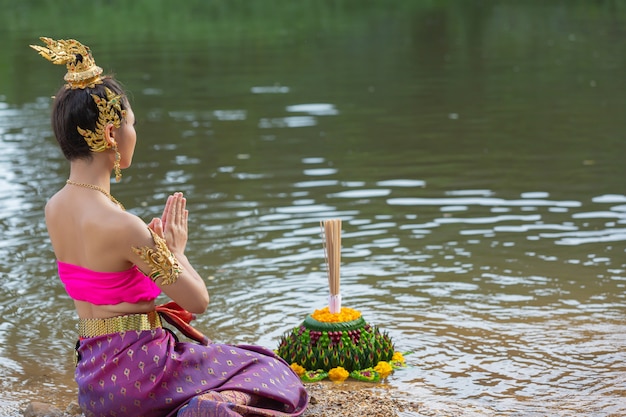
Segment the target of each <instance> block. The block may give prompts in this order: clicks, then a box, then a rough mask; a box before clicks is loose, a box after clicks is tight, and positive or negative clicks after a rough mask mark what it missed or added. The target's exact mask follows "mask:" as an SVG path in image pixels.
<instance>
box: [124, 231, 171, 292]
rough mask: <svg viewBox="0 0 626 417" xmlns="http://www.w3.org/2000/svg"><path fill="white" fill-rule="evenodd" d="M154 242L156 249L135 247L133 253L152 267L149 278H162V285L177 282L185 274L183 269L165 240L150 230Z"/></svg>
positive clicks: (154, 279)
mask: <svg viewBox="0 0 626 417" xmlns="http://www.w3.org/2000/svg"><path fill="white" fill-rule="evenodd" d="M148 230H149V231H150V234H151V235H152V240H154V244H155V246H156V247H155V248H151V247H149V246H144V247H142V248H135V247H133V252H135V253H136V254H137V255H139V256H141V259H143V260H144V262H145V263H147V264H148V266H149V267H150V270H151V271H150V274H148V276H149V277H150V278H151V279H152V280H153V281H156V280H157V279H158V278H161V285H170V284H173V283H175V282H176V280H177V279H178V275H179V274H180V273H181V272H183V268H182V267H181V266H180V264H179V263H178V259H176V257H175V256H174V254H173V253H172V251H170V249H169V248H168V247H167V244H166V243H165V239H163V238H162V237H161V236H159V235H157V234H156V233H155V232H154V231H153V230H152V229H150V228H148Z"/></svg>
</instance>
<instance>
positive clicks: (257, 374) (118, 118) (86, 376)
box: [31, 38, 308, 417]
mask: <svg viewBox="0 0 626 417" xmlns="http://www.w3.org/2000/svg"><path fill="white" fill-rule="evenodd" d="M41 40H42V41H43V42H44V43H45V44H46V47H41V46H35V45H31V47H33V48H34V49H35V50H37V51H38V52H39V53H40V55H42V56H43V57H44V58H46V59H48V60H49V61H51V62H53V63H55V64H61V65H66V67H67V70H68V72H67V74H66V75H65V77H64V78H65V80H66V81H67V85H66V86H67V88H71V89H85V88H90V89H93V88H94V86H96V85H98V84H102V83H103V81H102V78H101V77H100V74H101V73H102V69H101V68H100V67H98V66H97V65H96V64H95V61H94V60H93V57H92V55H91V51H90V50H89V48H88V47H86V46H84V45H82V44H81V43H80V42H78V41H76V40H74V39H69V40H59V41H56V40H53V39H50V38H41ZM91 96H92V98H93V100H94V103H95V105H96V107H97V109H98V115H97V120H96V121H95V129H94V130H88V129H82V128H81V127H79V126H78V127H77V129H78V132H79V133H80V135H81V136H83V138H84V139H85V141H86V142H87V144H88V145H89V148H90V150H91V151H92V152H102V151H105V150H107V149H110V148H111V147H113V150H114V151H115V163H114V166H113V169H114V171H115V175H116V180H118V181H119V179H120V178H121V172H120V165H119V161H120V155H119V152H118V150H117V147H116V145H115V144H113V145H111V144H110V143H108V142H107V141H105V139H104V129H105V127H106V126H107V125H113V126H114V127H116V128H119V127H120V126H121V123H122V121H123V120H124V118H125V116H126V111H125V110H124V109H123V100H124V99H125V98H124V96H123V95H122V94H116V93H114V92H113V91H111V90H110V89H109V88H108V87H104V94H103V95H100V96H99V95H96V94H91ZM68 184H70V185H74V186H80V187H86V188H91V189H94V190H97V191H100V192H102V193H104V194H106V195H107V196H108V197H109V198H110V199H111V201H113V202H114V203H116V204H118V205H119V206H120V208H121V209H123V206H122V205H121V204H120V203H119V202H118V201H117V200H115V199H114V198H113V197H112V196H111V195H110V194H109V193H108V192H107V191H106V190H104V189H102V188H100V187H98V186H96V185H92V184H83V183H76V182H73V181H70V180H68ZM148 230H150V229H148ZM150 232H151V233H152V236H153V240H154V244H155V245H154V246H147V247H142V248H133V251H135V253H136V254H138V255H140V256H141V258H142V259H143V260H144V261H145V262H146V264H147V265H148V267H149V269H150V271H151V272H150V273H149V275H148V276H146V275H144V274H143V273H142V272H141V270H139V269H138V268H137V267H136V266H133V267H132V268H130V269H128V270H126V271H119V272H96V271H92V270H90V269H86V268H83V267H81V266H77V265H72V264H68V263H63V262H58V270H59V277H60V278H61V281H62V282H63V284H64V285H65V289H66V291H67V293H68V294H69V295H70V297H72V298H73V299H74V300H79V301H85V302H88V303H91V304H94V305H113V304H119V303H122V302H127V303H139V302H145V301H153V300H155V299H156V298H157V297H158V295H159V294H160V293H161V290H160V288H159V287H158V286H157V285H156V284H155V283H154V281H156V280H160V283H161V285H169V284H172V283H174V282H175V281H176V280H177V278H178V275H179V274H180V273H181V272H182V268H181V267H180V265H179V263H178V261H177V260H176V258H175V257H174V255H173V254H172V253H171V252H170V250H169V249H168V247H167V245H166V242H165V240H164V239H163V238H161V237H159V236H158V235H156V234H155V233H154V232H153V231H152V230H150ZM161 316H163V318H165V319H166V320H167V321H168V322H169V323H171V324H174V325H176V326H177V327H179V328H180V329H181V330H182V331H183V333H184V334H185V335H188V336H191V337H192V338H194V339H196V340H197V341H199V342H200V344H197V343H193V342H187V343H185V342H179V341H178V339H177V338H176V336H175V335H174V333H172V331H170V330H169V329H166V328H164V327H163V326H162V322H161ZM191 316H192V315H191V313H189V312H186V311H184V310H182V309H181V308H180V307H178V305H176V304H175V303H168V304H167V305H165V306H159V307H157V308H156V310H155V311H152V312H149V313H147V314H131V315H124V316H119V317H112V318H107V319H81V320H80V322H79V341H78V343H77V345H76V353H77V366H76V371H75V377H76V382H77V383H78V389H79V393H78V398H79V404H80V406H81V408H82V409H83V412H84V413H85V415H86V416H87V417H103V416H111V417H121V416H132V417H170V416H179V417H209V416H216V417H217V416H227V417H231V416H232V417H235V416H242V415H253V416H266V417H281V416H299V415H301V414H302V413H303V412H304V410H305V408H306V406H307V403H308V394H307V392H306V390H305V389H304V386H303V385H302V382H301V380H300V378H299V377H298V375H296V374H295V372H294V371H293V370H292V369H291V368H290V367H289V365H288V364H287V363H286V362H285V361H284V360H282V359H281V358H280V357H278V356H277V355H276V354H275V353H274V352H272V351H270V350H267V349H265V348H262V347H259V346H230V345H225V344H218V343H211V342H210V341H209V340H208V339H207V338H206V337H204V336H203V335H201V334H200V333H199V332H198V331H196V330H195V329H193V328H192V327H191V326H190V325H189V321H190V320H191V318H192V317H191Z"/></svg>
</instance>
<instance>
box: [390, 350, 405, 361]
mask: <svg viewBox="0 0 626 417" xmlns="http://www.w3.org/2000/svg"><path fill="white" fill-rule="evenodd" d="M391 361H392V362H402V363H404V362H405V360H404V355H402V352H393V357H392V358H391Z"/></svg>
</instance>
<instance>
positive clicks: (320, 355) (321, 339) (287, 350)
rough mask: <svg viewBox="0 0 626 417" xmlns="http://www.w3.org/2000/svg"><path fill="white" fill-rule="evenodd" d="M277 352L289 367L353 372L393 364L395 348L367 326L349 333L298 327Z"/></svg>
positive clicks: (379, 333)
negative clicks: (383, 362) (383, 363)
mask: <svg viewBox="0 0 626 417" xmlns="http://www.w3.org/2000/svg"><path fill="white" fill-rule="evenodd" d="M277 352H278V355H279V356H280V357H282V358H283V359H285V361H287V362H288V363H294V362H295V363H298V364H299V365H300V366H302V367H304V368H305V369H308V370H323V371H326V372H328V371H330V370H331V369H333V368H336V367H338V366H341V367H342V368H344V369H345V370H347V371H348V372H352V371H358V370H362V369H365V368H371V367H374V366H376V364H378V362H380V361H386V362H388V361H390V360H391V358H392V357H393V353H394V345H393V342H392V341H391V338H390V337H389V335H388V334H387V333H385V332H381V331H380V329H379V328H378V327H376V326H370V325H367V324H366V325H365V326H363V328H361V329H357V330H346V331H343V330H334V331H333V330H330V331H316V330H310V329H307V328H305V327H304V326H299V327H296V328H295V329H293V330H292V331H290V332H288V333H287V334H285V335H283V337H282V338H281V340H280V343H279V346H278V350H277Z"/></svg>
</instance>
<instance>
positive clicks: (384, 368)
mask: <svg viewBox="0 0 626 417" xmlns="http://www.w3.org/2000/svg"><path fill="white" fill-rule="evenodd" d="M374 370H375V371H376V372H378V373H379V374H380V377H381V378H385V377H386V376H388V375H389V374H390V373H391V372H392V371H393V368H392V367H391V365H389V363H387V362H385V361H380V362H378V365H376V366H375V367H374Z"/></svg>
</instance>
